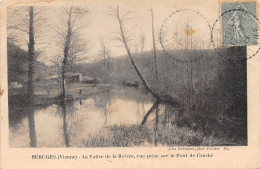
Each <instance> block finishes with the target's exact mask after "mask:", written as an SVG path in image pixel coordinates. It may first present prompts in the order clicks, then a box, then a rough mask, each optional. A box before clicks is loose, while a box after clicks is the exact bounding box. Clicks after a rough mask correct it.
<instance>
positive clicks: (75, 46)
mask: <svg viewBox="0 0 260 169" xmlns="http://www.w3.org/2000/svg"><path fill="white" fill-rule="evenodd" d="M86 13H87V11H86V10H84V9H82V8H79V7H69V8H63V18H62V17H61V23H60V25H58V26H56V27H51V28H52V29H53V30H54V31H55V32H56V34H55V37H56V43H57V46H58V47H59V48H60V49H61V50H60V51H59V52H60V53H59V54H58V55H56V56H58V57H61V56H62V59H56V60H62V63H61V64H60V67H61V72H60V73H61V81H62V94H61V96H62V98H64V99H65V98H66V84H65V78H66V77H65V76H66V73H67V72H70V71H72V70H73V67H75V66H76V64H77V63H80V62H82V61H84V60H86V59H87V56H86V54H87V51H88V50H87V41H86V40H84V39H83V38H82V35H81V33H82V30H83V29H84V28H85V26H86V25H84V23H85V22H84V20H83V19H85V18H84V16H85V15H86ZM82 21H83V22H82Z"/></svg>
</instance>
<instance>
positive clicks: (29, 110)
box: [26, 107, 37, 147]
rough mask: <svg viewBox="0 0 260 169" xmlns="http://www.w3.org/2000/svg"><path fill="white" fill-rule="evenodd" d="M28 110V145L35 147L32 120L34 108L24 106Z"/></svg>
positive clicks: (35, 141) (34, 132) (33, 123)
mask: <svg viewBox="0 0 260 169" xmlns="http://www.w3.org/2000/svg"><path fill="white" fill-rule="evenodd" d="M26 110H27V112H28V124H29V130H30V132H29V133H30V146H31V147H37V139H36V131H35V120H34V110H33V109H30V108H29V107H26Z"/></svg>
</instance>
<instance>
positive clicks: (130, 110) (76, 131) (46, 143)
mask: <svg viewBox="0 0 260 169" xmlns="http://www.w3.org/2000/svg"><path fill="white" fill-rule="evenodd" d="M153 102H154V101H153V98H152V96H151V95H150V94H148V93H145V92H142V91H140V90H136V89H134V88H113V89H112V90H111V91H109V92H105V93H100V94H98V95H95V96H92V97H90V98H88V99H85V100H77V101H71V102H67V103H66V112H65V113H64V110H63V109H62V107H61V106H60V105H57V104H52V105H48V106H43V107H37V108H34V107H31V110H32V113H29V114H28V113H26V109H25V108H23V107H15V108H13V107H11V108H9V111H10V116H9V128H10V130H9V131H10V133H9V138H10V147H29V146H30V145H36V146H37V147H68V146H71V147H84V146H85V144H84V140H87V139H88V137H90V136H92V135H94V134H96V133H100V132H102V131H103V130H107V128H109V127H110V126H121V125H125V126H130V125H139V124H140V123H141V122H142V120H143V118H144V116H145V113H146V112H147V111H148V110H149V109H150V107H151V106H152V105H153ZM31 123H33V124H31ZM32 142H34V143H32Z"/></svg>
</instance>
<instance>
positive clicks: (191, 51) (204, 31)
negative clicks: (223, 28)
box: [159, 9, 211, 63]
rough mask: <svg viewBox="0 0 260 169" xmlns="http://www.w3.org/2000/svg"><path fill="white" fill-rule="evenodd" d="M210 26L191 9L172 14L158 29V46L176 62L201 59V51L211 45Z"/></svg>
mask: <svg viewBox="0 0 260 169" xmlns="http://www.w3.org/2000/svg"><path fill="white" fill-rule="evenodd" d="M210 35H211V26H210V24H209V22H208V21H207V19H206V17H205V16H204V15H203V14H201V13H200V12H198V11H196V10H193V9H178V10H176V11H174V12H172V13H171V14H170V15H169V16H168V17H167V18H166V19H165V20H164V22H163V24H162V25H161V28H160V34H159V39H160V44H161V47H162V48H163V50H164V52H165V53H166V55H167V56H169V57H170V58H172V59H173V60H175V61H177V62H183V63H187V62H194V61H197V60H198V59H200V58H202V57H203V56H204V55H205V54H202V53H201V52H199V51H201V50H204V49H207V48H209V46H210V45H211V36H210Z"/></svg>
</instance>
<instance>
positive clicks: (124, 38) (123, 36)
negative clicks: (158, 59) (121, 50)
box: [112, 6, 179, 106]
mask: <svg viewBox="0 0 260 169" xmlns="http://www.w3.org/2000/svg"><path fill="white" fill-rule="evenodd" d="M113 11H114V14H112V16H114V17H116V18H117V20H118V23H119V29H120V37H116V39H117V40H119V41H120V42H121V43H123V45H124V47H125V49H126V52H127V54H128V56H129V58H130V60H131V63H132V65H133V66H134V69H135V71H136V73H137V74H138V76H139V78H140V79H141V81H142V83H143V85H144V86H145V88H146V89H147V90H148V91H149V92H150V93H151V94H152V95H153V96H154V97H155V98H156V99H157V101H158V102H161V101H163V102H167V103H169V104H171V105H174V106H178V105H179V102H178V101H177V100H176V99H175V98H173V97H171V96H169V95H167V94H158V93H156V92H155V91H154V90H153V89H152V88H151V87H150V86H149V85H148V83H147V81H146V80H145V78H144V77H143V76H142V74H141V72H140V70H139V68H138V66H137V65H136V63H135V61H134V59H133V57H132V54H131V51H130V49H129V45H128V43H129V41H130V40H131V37H130V36H129V35H128V33H129V30H125V25H126V23H127V20H128V19H129V18H127V14H128V13H125V14H123V15H122V16H121V15H120V12H119V6H117V8H116V9H113ZM130 30H131V29H130Z"/></svg>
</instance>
